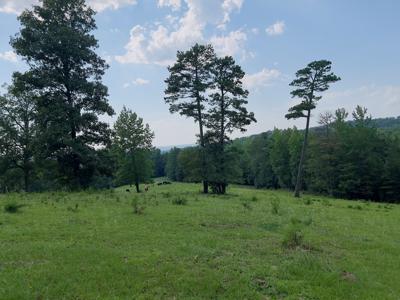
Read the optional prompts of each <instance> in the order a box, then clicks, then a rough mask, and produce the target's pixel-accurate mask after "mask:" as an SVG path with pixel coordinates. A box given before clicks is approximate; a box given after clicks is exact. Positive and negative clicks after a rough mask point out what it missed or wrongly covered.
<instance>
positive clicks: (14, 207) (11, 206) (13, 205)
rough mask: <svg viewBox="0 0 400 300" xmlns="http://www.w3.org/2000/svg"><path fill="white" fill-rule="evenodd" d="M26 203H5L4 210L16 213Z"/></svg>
mask: <svg viewBox="0 0 400 300" xmlns="http://www.w3.org/2000/svg"><path fill="white" fill-rule="evenodd" d="M24 206H25V205H24V204H17V203H16V202H10V203H6V204H5V205H4V211H5V212H6V213H10V214H15V213H17V212H18V211H19V209H20V208H22V207H24Z"/></svg>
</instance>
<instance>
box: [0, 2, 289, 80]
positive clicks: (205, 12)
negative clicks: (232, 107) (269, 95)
mask: <svg viewBox="0 0 400 300" xmlns="http://www.w3.org/2000/svg"><path fill="white" fill-rule="evenodd" d="M87 1H88V4H89V5H90V6H91V7H92V8H93V9H95V10H96V11H98V12H102V11H104V10H107V9H113V10H116V9H119V8H121V7H124V6H127V5H136V4H137V3H138V1H139V0H87ZM154 1H156V2H157V6H158V7H159V8H161V9H166V10H167V11H168V12H167V15H166V16H165V18H164V20H163V21H162V22H155V23H153V24H150V25H139V24H137V25H135V26H133V27H132V28H131V30H130V34H129V40H128V42H127V43H126V45H125V47H124V48H125V49H124V52H123V53H122V54H120V55H116V56H113V57H111V56H108V58H107V61H109V62H111V60H115V61H117V62H119V63H121V64H154V65H160V66H166V65H169V64H171V63H173V62H174V59H175V56H176V51H177V50H178V49H187V48H189V47H190V46H192V45H193V44H194V43H211V44H212V45H213V46H214V48H215V51H216V52H217V54H219V55H231V56H234V57H236V58H239V59H240V60H245V59H248V58H253V57H254V56H255V54H254V53H253V52H251V51H249V50H248V49H247V48H246V42H247V40H248V38H249V37H248V35H249V33H253V34H258V31H259V30H258V29H257V28H253V29H251V30H248V29H245V28H239V29H236V30H233V31H230V32H227V30H226V29H227V25H228V24H229V22H230V21H231V17H232V14H234V13H237V12H239V11H240V10H241V8H242V6H243V3H244V1H245V0H154ZM38 3H39V0H0V12H3V13H12V14H20V13H21V12H22V11H23V10H24V9H27V8H30V7H31V6H32V5H36V4H38ZM284 31H285V23H284V22H283V21H278V22H276V23H275V24H272V25H271V26H269V27H268V28H266V33H267V34H268V35H270V36H277V35H281V34H283V33H284ZM0 59H1V60H6V61H10V62H17V56H16V55H15V53H14V52H12V51H7V52H4V53H0ZM279 76H280V72H279V71H278V70H275V69H270V70H269V69H262V70H261V71H260V72H258V73H255V74H252V75H248V76H246V78H245V84H246V85H247V87H248V88H254V87H256V86H257V87H259V86H266V85H268V83H267V82H269V81H270V80H274V79H276V78H278V77H279ZM148 83H149V82H147V80H144V79H141V78H138V79H137V80H136V81H133V82H130V83H126V84H125V85H124V86H125V87H129V86H131V85H144V84H148Z"/></svg>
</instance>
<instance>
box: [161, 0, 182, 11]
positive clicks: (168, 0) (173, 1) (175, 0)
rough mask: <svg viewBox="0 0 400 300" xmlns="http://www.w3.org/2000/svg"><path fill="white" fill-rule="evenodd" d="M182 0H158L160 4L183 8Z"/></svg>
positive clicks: (176, 8) (175, 8) (174, 8)
mask: <svg viewBox="0 0 400 300" xmlns="http://www.w3.org/2000/svg"><path fill="white" fill-rule="evenodd" d="M181 5H182V3H181V0H158V6H159V7H163V6H168V7H171V8H172V9H173V10H178V9H180V8H181Z"/></svg>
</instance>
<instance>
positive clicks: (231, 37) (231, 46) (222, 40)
mask: <svg viewBox="0 0 400 300" xmlns="http://www.w3.org/2000/svg"><path fill="white" fill-rule="evenodd" d="M246 40H247V35H246V33H244V32H243V31H241V30H237V31H232V32H230V33H229V34H228V35H227V36H213V37H212V38H211V39H210V42H211V44H212V45H213V46H214V48H215V51H216V52H217V54H219V55H230V56H234V55H236V54H242V57H243V58H245V57H246V51H245V50H244V44H245V42H246Z"/></svg>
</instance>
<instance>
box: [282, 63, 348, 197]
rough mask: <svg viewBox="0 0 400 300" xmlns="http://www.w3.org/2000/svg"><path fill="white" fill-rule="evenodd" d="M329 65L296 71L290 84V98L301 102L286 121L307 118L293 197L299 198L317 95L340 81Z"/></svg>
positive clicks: (312, 66)
mask: <svg viewBox="0 0 400 300" xmlns="http://www.w3.org/2000/svg"><path fill="white" fill-rule="evenodd" d="M331 65H332V63H331V62H330V61H327V60H319V61H313V62H311V63H309V64H308V65H307V67H306V68H304V69H301V70H299V71H297V72H296V79H295V80H293V81H292V82H291V83H290V85H291V86H293V87H295V90H293V91H292V92H291V95H292V97H293V98H295V97H297V98H300V99H301V102H300V103H299V104H297V105H295V106H293V107H291V108H289V113H288V114H287V115H286V116H285V117H286V118H287V119H298V118H307V123H306V129H305V132H304V139H303V146H302V149H301V155H300V161H299V162H298V171H297V176H296V183H295V197H300V189H301V186H302V183H303V182H302V180H303V165H304V161H305V159H306V149H307V145H308V131H309V127H310V118H311V111H312V110H313V109H315V108H316V105H317V102H318V101H319V100H321V98H322V96H320V95H318V93H322V92H324V91H327V90H328V89H329V85H330V84H331V83H334V82H337V81H339V80H340V78H339V77H337V76H336V75H335V74H334V73H332V72H331Z"/></svg>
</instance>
